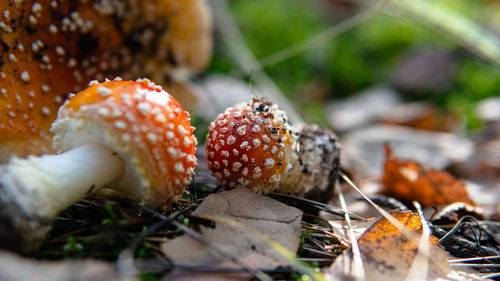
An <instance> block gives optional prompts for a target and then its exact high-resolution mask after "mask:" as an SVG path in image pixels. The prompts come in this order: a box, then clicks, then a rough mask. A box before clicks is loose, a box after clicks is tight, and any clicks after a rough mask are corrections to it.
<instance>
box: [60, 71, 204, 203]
mask: <svg viewBox="0 0 500 281" xmlns="http://www.w3.org/2000/svg"><path fill="white" fill-rule="evenodd" d="M52 130H53V132H54V133H55V137H54V149H55V150H57V151H58V152H64V151H68V150H70V149H72V148H74V147H77V146H80V145H84V144H86V143H98V144H102V145H105V146H107V147H110V148H111V149H113V150H114V151H116V152H117V153H118V154H120V155H121V156H122V158H123V159H124V162H125V171H124V174H123V175H122V177H121V178H120V179H118V180H117V181H115V182H114V183H112V184H110V186H111V187H117V188H116V189H117V190H119V194H120V193H122V194H123V195H126V196H127V198H131V199H135V200H136V201H139V202H142V203H144V204H147V205H149V206H152V207H158V206H161V205H166V204H169V203H171V202H173V201H174V200H175V199H177V197H178V196H179V195H180V194H181V193H182V192H183V191H184V187H185V186H186V185H187V184H189V183H190V182H191V180H192V175H193V171H194V167H195V166H196V164H197V160H196V157H195V146H196V143H197V142H196V138H195V136H194V135H193V131H194V127H192V126H191V124H190V122H189V114H188V113H187V112H186V111H184V110H183V109H182V108H181V106H180V105H179V103H178V102H177V101H176V100H175V99H174V98H173V97H172V96H170V95H169V94H168V93H167V92H165V91H164V90H162V89H161V87H159V86H156V85H155V84H153V83H152V82H150V81H149V80H147V79H143V80H138V81H107V82H104V83H97V82H91V84H90V86H89V88H87V89H85V90H84V91H82V92H80V93H79V94H78V95H76V96H74V97H72V98H70V99H69V100H68V101H67V102H66V103H65V104H64V105H63V106H62V107H61V109H60V110H59V114H58V118H57V120H56V121H55V122H54V124H53V126H52Z"/></svg>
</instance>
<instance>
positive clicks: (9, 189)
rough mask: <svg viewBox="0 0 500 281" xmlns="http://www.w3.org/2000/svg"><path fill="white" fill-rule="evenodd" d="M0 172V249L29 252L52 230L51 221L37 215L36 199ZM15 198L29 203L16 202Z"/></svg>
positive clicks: (11, 178) (1, 170) (32, 193)
mask: <svg viewBox="0 0 500 281" xmlns="http://www.w3.org/2000/svg"><path fill="white" fill-rule="evenodd" d="M5 170H6V169H5V168H0V248H5V249H11V250H19V251H21V252H30V251H33V250H35V249H37V248H38V247H39V246H40V245H41V243H42V241H43V239H44V238H45V236H46V235H47V234H48V232H49V231H50V230H51V228H52V222H51V221H52V220H51V219H50V218H44V217H41V216H39V215H38V214H37V209H39V207H40V206H37V205H39V203H38V202H39V201H38V200H36V199H37V198H38V197H39V195H38V194H36V193H34V192H32V191H29V190H27V189H25V188H24V186H23V185H22V184H21V183H20V182H18V181H17V180H16V179H15V178H14V177H11V176H10V175H9V174H8V173H7V172H6V171H5ZM19 198H31V199H33V200H31V202H30V200H23V202H20V201H19Z"/></svg>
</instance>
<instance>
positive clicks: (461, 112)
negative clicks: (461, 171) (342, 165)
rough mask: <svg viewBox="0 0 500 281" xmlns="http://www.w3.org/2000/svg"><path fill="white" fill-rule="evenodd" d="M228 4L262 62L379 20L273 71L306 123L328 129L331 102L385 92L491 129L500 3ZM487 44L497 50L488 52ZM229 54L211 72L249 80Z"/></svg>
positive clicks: (327, 0)
mask: <svg viewBox="0 0 500 281" xmlns="http://www.w3.org/2000/svg"><path fill="white" fill-rule="evenodd" d="M417 2H424V4H426V5H424V7H423V8H422V7H420V8H421V9H420V10H418V9H417V10H415V7H414V6H412V5H414V4H416V3H417ZM228 4H229V7H230V9H231V12H232V15H233V16H234V18H235V19H236V21H237V23H238V26H239V28H240V29H241V33H242V34H243V36H244V39H245V40H246V43H247V44H248V47H249V48H250V49H251V51H252V52H253V54H254V55H255V56H256V57H257V59H259V60H261V59H263V58H265V57H267V56H270V55H273V54H275V53H276V52H278V51H280V50H283V49H286V48H290V47H291V46H293V45H294V44H297V43H299V42H301V41H303V40H307V39H308V38H312V37H314V36H315V35H317V34H319V33H320V32H321V31H323V30H325V29H327V28H329V27H331V26H335V25H337V24H339V23H341V22H342V21H344V20H346V19H350V18H352V17H355V16H356V14H358V13H362V12H366V11H369V10H372V11H375V12H374V13H372V14H370V15H369V16H367V17H366V20H358V22H355V23H354V24H353V27H352V28H351V29H349V30H347V31H345V32H343V33H341V34H339V35H338V36H335V37H334V38H331V39H329V40H327V41H325V42H323V43H321V44H319V45H317V46H315V47H311V48H308V49H307V50H306V51H305V52H302V53H300V54H298V55H297V56H294V57H290V58H288V59H286V60H283V61H279V62H276V63H272V64H270V65H265V66H264V69H265V71H266V72H267V73H268V74H269V76H270V77H271V79H272V80H273V81H274V82H275V83H276V84H277V85H278V86H279V88H280V89H281V91H282V92H283V93H284V94H285V95H286V96H287V97H288V98H289V99H290V100H292V101H293V103H294V104H295V106H296V108H298V109H299V111H300V112H301V113H302V115H303V117H304V118H305V119H306V121H309V122H315V123H320V124H322V125H324V124H325V121H324V118H323V117H324V115H325V107H324V104H325V102H326V101H329V100H331V99H340V98H346V97H349V96H352V95H353V94H356V93H358V92H360V91H362V90H363V89H365V88H368V87H371V86H374V85H380V84H383V85H386V86H389V87H391V88H394V89H396V90H397V91H398V92H399V93H400V94H401V96H402V97H403V98H404V99H406V100H410V101H413V100H427V101H430V102H432V103H434V104H436V105H437V106H438V107H439V108H441V109H443V110H444V111H446V112H450V113H453V114H456V115H457V116H459V118H460V119H461V120H462V121H464V124H466V126H467V128H468V129H476V128H479V127H480V126H481V123H480V122H479V121H478V119H477V118H476V116H475V114H474V110H473V109H474V107H475V104H476V103H477V101H479V100H482V99H484V98H488V97H492V96H498V95H499V89H500V64H499V63H500V61H495V59H496V60H498V57H496V58H491V57H490V58H488V54H487V52H488V48H490V49H493V52H494V53H495V52H497V53H500V51H499V49H500V46H499V45H497V44H498V41H495V40H497V38H496V37H495V34H496V36H498V34H500V2H499V1H486V0H484V1H470V0H439V1H422V0H420V1H415V2H409V1H389V0H382V1H376V2H373V3H372V4H370V5H369V6H364V5H360V4H358V2H353V1H347V0H232V1H228ZM427 5H428V6H427ZM429 7H430V8H431V9H429ZM417 8H418V7H417ZM464 27H465V28H464ZM486 33H488V34H489V35H488V36H490V35H493V36H490V37H488V36H486V35H485V34H486ZM475 38H476V39H475ZM477 38H481V40H483V39H484V40H485V42H486V44H490V45H489V46H485V47H484V46H483V45H485V44H484V42H479V40H477ZM490 39H495V40H490ZM488 40H489V41H488ZM476 45H477V46H476ZM495 48H496V50H494V49H495ZM228 53H229V52H228V51H227V46H226V45H225V44H224V43H222V42H221V41H220V40H219V41H217V43H216V53H215V57H214V59H213V62H212V65H211V68H210V69H209V73H224V74H229V75H233V76H237V77H240V78H241V79H244V81H248V77H247V76H246V75H243V74H242V73H240V72H239V70H238V66H237V65H236V64H235V63H234V61H233V60H232V58H231V56H230V55H229V54H228ZM264 61H265V60H264Z"/></svg>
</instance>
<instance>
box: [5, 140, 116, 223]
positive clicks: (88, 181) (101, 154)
mask: <svg viewBox="0 0 500 281" xmlns="http://www.w3.org/2000/svg"><path fill="white" fill-rule="evenodd" d="M123 170H124V164H123V160H122V159H121V157H120V156H119V155H117V154H116V153H114V152H113V151H112V150H110V149H109V148H107V147H105V146H102V145H99V144H87V145H84V146H80V147H77V148H75V149H72V150H70V151H67V152H65V153H62V154H57V155H44V156H41V157H33V156H31V157H29V158H27V159H18V158H15V159H13V160H12V161H11V162H10V163H9V165H8V166H7V175H6V176H7V177H11V179H12V180H13V181H15V182H17V183H18V184H17V186H15V185H13V186H12V188H20V189H19V190H18V191H17V192H16V191H13V193H18V194H17V195H19V197H18V198H16V201H17V202H18V203H19V205H20V206H22V207H24V208H26V209H27V210H26V211H28V213H31V211H34V213H36V214H37V215H38V216H40V217H44V218H54V217H55V216H57V214H58V213H59V212H61V211H62V210H64V209H66V208H67V207H69V206H71V205H72V204H74V203H76V202H77V201H78V200H81V199H82V198H84V197H85V196H86V195H87V194H89V193H92V192H94V191H96V190H98V189H99V188H101V187H102V186H104V185H105V184H108V183H110V182H112V181H113V180H115V179H117V178H118V177H120V176H121V175H122V173H123ZM34 200H35V201H37V202H39V204H36V205H33V203H32V202H33V201H34ZM31 208H36V210H29V209H31Z"/></svg>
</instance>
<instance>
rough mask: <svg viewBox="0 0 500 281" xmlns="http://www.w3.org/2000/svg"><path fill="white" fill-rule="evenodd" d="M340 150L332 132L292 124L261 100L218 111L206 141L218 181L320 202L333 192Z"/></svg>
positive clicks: (211, 166) (226, 184) (209, 164)
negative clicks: (297, 127)
mask: <svg viewBox="0 0 500 281" xmlns="http://www.w3.org/2000/svg"><path fill="white" fill-rule="evenodd" d="M339 150H340V148H339V144H338V142H337V138H336V136H335V134H333V132H331V131H329V130H327V129H323V128H320V127H318V126H316V125H304V126H302V127H301V128H299V129H296V128H293V127H291V126H290V125H289V124H288V121H287V117H286V113H285V112H284V111H282V110H279V109H278V106H277V105H275V104H271V103H270V102H267V101H265V100H261V99H253V100H252V101H250V102H248V103H242V104H238V105H236V106H234V107H231V108H228V109H226V111H225V112H224V113H223V114H219V116H218V117H217V119H216V120H215V121H213V122H212V123H211V124H210V126H209V133H208V135H207V139H206V155H207V164H208V168H209V169H210V170H211V171H212V174H214V175H215V176H216V177H217V180H218V183H219V184H220V185H223V186H226V187H230V188H232V187H236V186H247V187H250V188H252V189H253V190H255V191H256V192H259V193H268V192H271V191H279V192H283V193H290V194H294V195H299V196H304V195H305V196H307V197H312V198H318V199H323V200H324V199H325V198H327V196H328V195H330V194H331V192H332V191H333V187H334V183H335V181H336V178H337V173H338V168H339Z"/></svg>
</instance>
